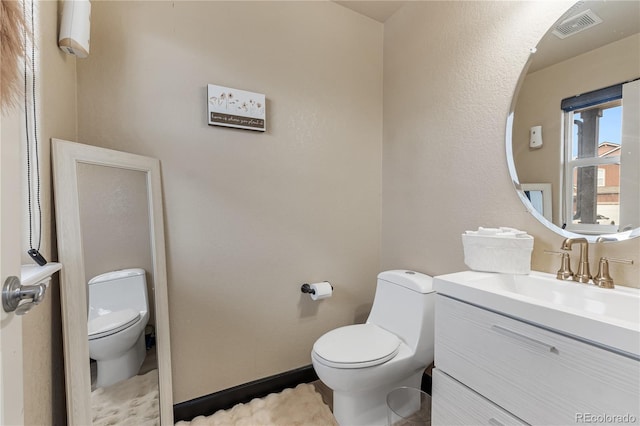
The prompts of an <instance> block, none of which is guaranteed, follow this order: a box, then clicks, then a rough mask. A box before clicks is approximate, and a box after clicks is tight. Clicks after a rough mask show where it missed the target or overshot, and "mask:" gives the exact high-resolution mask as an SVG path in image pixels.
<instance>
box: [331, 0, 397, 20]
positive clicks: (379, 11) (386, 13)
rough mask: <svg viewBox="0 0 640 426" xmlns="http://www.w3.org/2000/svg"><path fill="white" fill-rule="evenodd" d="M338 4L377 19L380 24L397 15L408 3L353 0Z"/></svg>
mask: <svg viewBox="0 0 640 426" xmlns="http://www.w3.org/2000/svg"><path fill="white" fill-rule="evenodd" d="M335 2H336V3H338V4H340V5H342V6H344V7H347V8H349V9H351V10H354V11H356V12H358V13H360V14H362V15H365V16H368V17H369V18H371V19H375V20H376V21H378V22H384V21H386V20H387V19H388V18H389V17H390V16H391V15H393V14H394V13H396V11H397V10H398V9H400V8H401V7H402V6H404V4H405V3H406V1H401V0H396V1H368V0H362V1H360V0H351V1H337V0H335Z"/></svg>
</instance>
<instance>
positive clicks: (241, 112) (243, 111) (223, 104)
mask: <svg viewBox="0 0 640 426" xmlns="http://www.w3.org/2000/svg"><path fill="white" fill-rule="evenodd" d="M207 99H208V102H207V104H208V112H209V125H210V126H225V127H235V128H238V129H247V130H258V131H261V132H264V131H266V130H267V122H266V119H265V117H266V105H265V96H264V95H263V94H261V93H252V92H247V91H245V90H239V89H232V88H229V87H223V86H216V85H215V84H209V85H207Z"/></svg>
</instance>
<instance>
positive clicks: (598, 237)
mask: <svg viewBox="0 0 640 426" xmlns="http://www.w3.org/2000/svg"><path fill="white" fill-rule="evenodd" d="M572 8H573V6H571V7H569V8H568V9H567V10H566V11H565V12H564V13H563V14H562V15H560V17H559V18H558V19H557V20H556V21H554V22H553V24H552V25H551V27H550V28H549V30H547V31H546V32H545V33H544V34H543V35H542V37H541V38H540V40H538V43H537V44H536V47H533V48H530V49H529V57H528V59H527V61H526V63H525V64H524V68H523V69H522V72H521V73H520V76H519V78H518V82H517V84H516V87H515V90H514V92H513V97H512V98H511V105H510V107H509V114H508V115H507V122H506V131H505V141H506V155H507V168H508V169H509V176H510V177H511V182H512V183H513V186H514V189H515V190H516V193H517V194H518V197H519V198H520V201H522V204H524V206H525V207H526V209H527V211H528V212H529V213H531V215H532V216H533V217H534V218H536V219H537V220H538V221H539V222H540V223H541V224H542V225H544V226H545V227H546V228H547V229H549V230H550V231H553V232H555V233H556V234H558V235H561V236H562V237H564V238H585V239H586V240H587V241H588V242H590V243H595V242H599V241H607V242H615V241H625V240H628V239H632V238H637V237H640V227H639V228H634V229H632V230H629V231H624V232H616V233H609V234H606V233H602V234H579V233H576V232H571V231H567V230H566V229H563V228H561V227H559V226H558V225H556V224H554V223H553V222H552V221H550V220H548V219H547V218H545V217H544V216H543V215H542V214H541V213H540V212H538V211H537V210H536V209H535V208H534V207H533V205H532V204H531V202H530V201H529V199H528V198H527V196H526V194H525V193H524V190H523V188H522V185H523V184H522V183H520V180H519V178H518V173H517V171H516V165H515V162H514V159H513V118H514V114H515V109H516V105H517V103H518V95H519V94H520V89H521V88H522V85H523V84H524V80H525V78H526V76H527V72H528V71H529V67H530V66H531V62H532V59H533V56H534V54H535V53H536V51H537V46H538V45H539V44H540V41H542V39H543V38H544V37H546V36H547V35H548V34H549V32H550V31H551V30H552V29H553V28H554V27H555V25H556V24H557V23H558V22H560V21H562V20H563V19H565V17H566V15H567V13H568V12H569V11H570V10H571V9H572ZM554 198H556V197H554Z"/></svg>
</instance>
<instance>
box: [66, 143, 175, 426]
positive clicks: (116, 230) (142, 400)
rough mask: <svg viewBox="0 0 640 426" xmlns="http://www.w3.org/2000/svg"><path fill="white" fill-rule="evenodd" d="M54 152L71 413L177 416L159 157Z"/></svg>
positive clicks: (108, 420) (113, 418)
mask: <svg viewBox="0 0 640 426" xmlns="http://www.w3.org/2000/svg"><path fill="white" fill-rule="evenodd" d="M53 154H54V184H55V197H56V216H57V230H58V245H59V258H60V261H61V263H63V265H64V273H63V274H62V276H61V290H62V295H61V296H62V308H63V332H64V336H63V337H64V346H65V348H64V352H65V370H66V378H67V383H66V384H67V406H68V416H69V423H70V424H81V425H86V424H91V423H93V424H98V423H99V424H120V423H123V422H124V421H129V422H131V421H132V420H133V421H135V422H137V423H139V424H143V423H144V424H152V423H153V424H162V425H169V424H173V402H172V389H171V358H170V350H169V327H168V324H169V320H168V304H167V288H166V265H165V253H164V229H163V227H164V225H163V217H162V216H163V212H162V200H161V189H160V177H159V161H158V160H155V159H152V158H148V157H143V156H139V155H134V154H128V153H124V152H119V151H113V150H109V149H104V148H98V147H93V146H89V145H83V144H79V143H74V142H68V141H61V140H54V141H53ZM81 366H84V367H81ZM149 422H151V423H149Z"/></svg>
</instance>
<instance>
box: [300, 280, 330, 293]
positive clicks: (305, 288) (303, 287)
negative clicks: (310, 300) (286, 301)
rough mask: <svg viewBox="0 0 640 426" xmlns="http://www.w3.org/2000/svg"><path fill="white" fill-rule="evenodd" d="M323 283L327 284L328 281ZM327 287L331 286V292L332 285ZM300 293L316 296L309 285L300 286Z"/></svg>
mask: <svg viewBox="0 0 640 426" xmlns="http://www.w3.org/2000/svg"><path fill="white" fill-rule="evenodd" d="M324 282H325V283H328V282H329V281H324ZM329 285H330V286H331V290H333V285H332V284H329ZM300 291H301V292H303V293H308V294H316V291H315V290H314V289H312V288H311V285H310V284H308V283H304V284H302V287H300Z"/></svg>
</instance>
